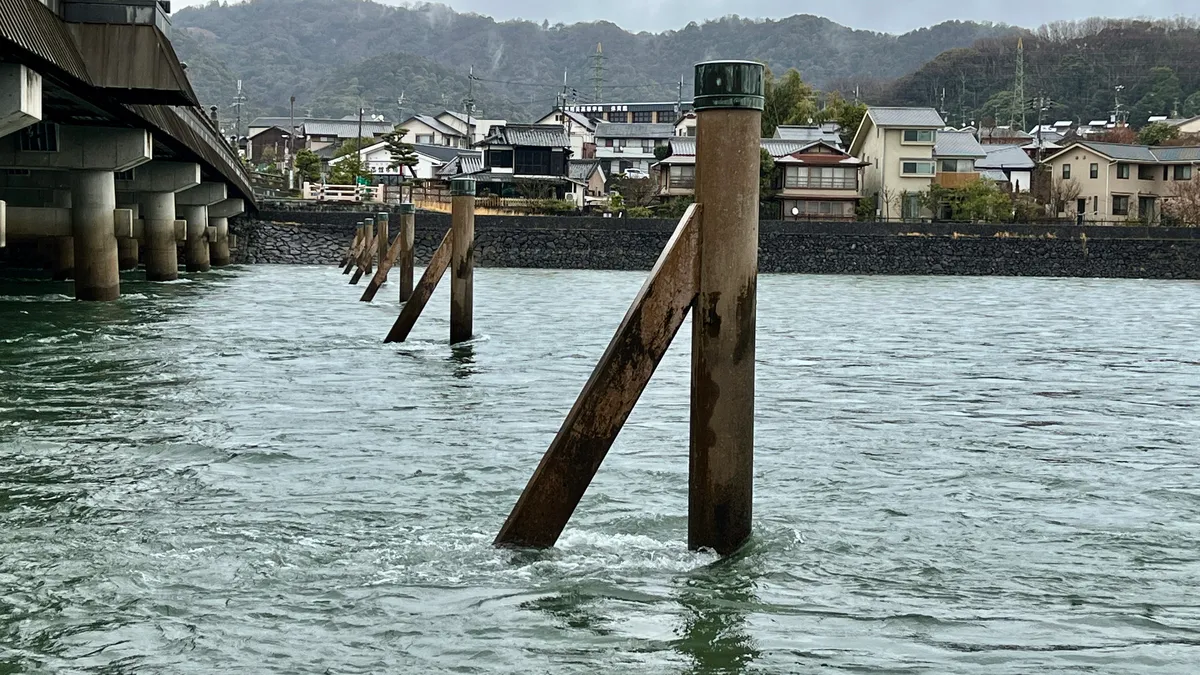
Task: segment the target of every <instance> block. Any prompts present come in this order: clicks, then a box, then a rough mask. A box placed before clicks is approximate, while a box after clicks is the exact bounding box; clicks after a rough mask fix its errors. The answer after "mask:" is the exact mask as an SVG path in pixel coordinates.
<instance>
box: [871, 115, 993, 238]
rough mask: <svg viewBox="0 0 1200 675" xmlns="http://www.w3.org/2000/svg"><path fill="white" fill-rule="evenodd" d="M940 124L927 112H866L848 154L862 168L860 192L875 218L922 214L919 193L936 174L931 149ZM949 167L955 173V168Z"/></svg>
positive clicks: (935, 163)
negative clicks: (872, 205)
mask: <svg viewBox="0 0 1200 675" xmlns="http://www.w3.org/2000/svg"><path fill="white" fill-rule="evenodd" d="M945 126H946V123H945V121H943V120H942V116H941V115H940V114H938V111H936V110H934V109H933V108H879V107H873V108H868V109H867V114H866V115H864V116H863V120H862V123H861V124H860V125H859V127H858V131H857V132H856V133H855V135H854V140H853V141H852V142H851V144H850V154H851V155H853V156H855V157H857V158H859V159H860V160H862V161H863V162H864V164H865V165H866V169H865V171H864V172H863V181H862V189H863V192H864V194H865V196H867V197H870V198H874V199H875V203H876V213H877V214H878V215H879V216H881V217H883V218H897V217H900V218H920V217H923V216H924V215H925V212H924V210H923V208H922V206H921V202H920V197H919V195H920V193H921V192H924V191H926V190H928V189H929V186H930V185H931V184H932V183H933V181H934V179H935V178H936V176H937V174H938V165H937V161H936V158H935V156H934V148H935V146H936V144H937V139H938V134H939V132H940V131H941V129H943V128H944V127H945ZM959 133H961V132H959ZM968 135H969V134H968ZM971 140H972V141H974V138H972V139H971ZM978 145H979V144H978V142H975V146H976V147H978ZM980 154H982V151H981V152H980ZM955 168H956V171H955V173H957V168H958V165H957V164H956V165H955Z"/></svg>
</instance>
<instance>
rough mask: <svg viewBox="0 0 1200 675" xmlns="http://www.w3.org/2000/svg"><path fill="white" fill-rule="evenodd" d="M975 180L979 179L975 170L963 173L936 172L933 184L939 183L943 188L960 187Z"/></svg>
mask: <svg viewBox="0 0 1200 675" xmlns="http://www.w3.org/2000/svg"><path fill="white" fill-rule="evenodd" d="M977 180H979V173H978V172H975V171H972V172H964V173H949V172H938V174H937V176H935V177H934V180H933V182H934V184H935V185H940V186H941V187H944V188H961V187H965V186H967V185H970V184H971V183H974V182H975V181H977Z"/></svg>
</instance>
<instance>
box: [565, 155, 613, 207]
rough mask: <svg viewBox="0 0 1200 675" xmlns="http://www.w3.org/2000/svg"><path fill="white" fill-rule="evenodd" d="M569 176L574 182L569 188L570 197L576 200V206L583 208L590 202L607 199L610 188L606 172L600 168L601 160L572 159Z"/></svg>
mask: <svg viewBox="0 0 1200 675" xmlns="http://www.w3.org/2000/svg"><path fill="white" fill-rule="evenodd" d="M569 176H570V178H571V181H572V184H571V186H570V187H569V188H568V189H569V190H570V192H568V197H569V198H570V199H573V200H574V201H575V206H577V207H578V208H581V209H582V208H583V207H584V206H587V205H588V204H589V203H595V202H601V201H604V200H605V195H606V194H607V193H608V188H607V185H606V183H607V180H606V179H605V177H604V172H603V171H601V170H600V160H597V159H572V160H570V161H569Z"/></svg>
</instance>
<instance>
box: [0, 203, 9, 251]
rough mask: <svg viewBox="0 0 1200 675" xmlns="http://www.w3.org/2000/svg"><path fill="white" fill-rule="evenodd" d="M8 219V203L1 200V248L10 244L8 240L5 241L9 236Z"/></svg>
mask: <svg viewBox="0 0 1200 675" xmlns="http://www.w3.org/2000/svg"><path fill="white" fill-rule="evenodd" d="M7 220H8V205H7V204H5V203H4V202H0V248H4V247H5V246H7V245H8V244H7V242H6V241H5V237H6V236H8V235H7V232H8V227H7V226H6V225H5V223H6V221H7Z"/></svg>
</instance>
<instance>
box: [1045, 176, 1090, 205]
mask: <svg viewBox="0 0 1200 675" xmlns="http://www.w3.org/2000/svg"><path fill="white" fill-rule="evenodd" d="M1081 192H1083V187H1082V186H1080V185H1079V183H1078V182H1077V181H1076V180H1075V179H1074V178H1066V179H1064V178H1059V177H1057V176H1056V177H1054V178H1053V179H1052V180H1051V182H1050V213H1051V215H1053V214H1058V213H1065V212H1066V210H1067V206H1068V205H1070V204H1071V202H1074V201H1075V200H1076V199H1079V195H1080V193H1081Z"/></svg>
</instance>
